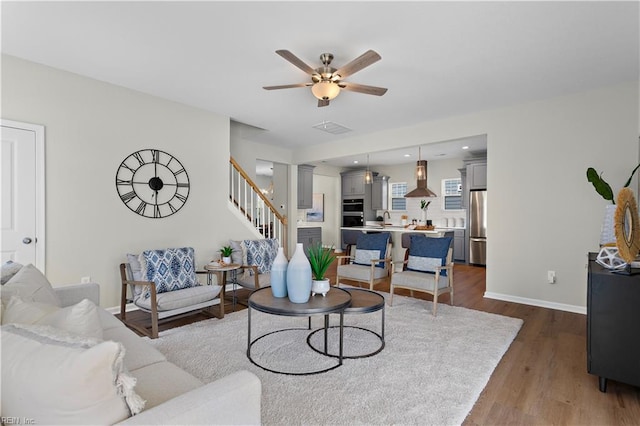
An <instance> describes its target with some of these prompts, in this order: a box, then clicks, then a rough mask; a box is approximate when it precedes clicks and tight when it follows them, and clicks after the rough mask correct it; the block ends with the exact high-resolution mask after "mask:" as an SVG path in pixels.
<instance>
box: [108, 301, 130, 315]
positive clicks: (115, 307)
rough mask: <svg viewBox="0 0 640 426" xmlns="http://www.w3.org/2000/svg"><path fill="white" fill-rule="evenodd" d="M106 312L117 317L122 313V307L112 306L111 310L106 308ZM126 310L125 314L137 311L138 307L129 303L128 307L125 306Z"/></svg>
mask: <svg viewBox="0 0 640 426" xmlns="http://www.w3.org/2000/svg"><path fill="white" fill-rule="evenodd" d="M104 310H105V311H107V312H109V313H110V314H112V315H116V314H119V313H120V306H112V307H110V308H105V309H104ZM124 310H125V312H131V311H137V310H138V307H137V306H136V305H134V304H133V303H127V306H125V308H124Z"/></svg>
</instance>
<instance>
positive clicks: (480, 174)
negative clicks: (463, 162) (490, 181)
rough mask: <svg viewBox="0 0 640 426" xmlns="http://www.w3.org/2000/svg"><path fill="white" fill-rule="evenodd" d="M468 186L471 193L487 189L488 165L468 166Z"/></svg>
mask: <svg viewBox="0 0 640 426" xmlns="http://www.w3.org/2000/svg"><path fill="white" fill-rule="evenodd" d="M467 186H468V187H469V190H470V191H474V190H476V189H487V163H472V164H469V165H467Z"/></svg>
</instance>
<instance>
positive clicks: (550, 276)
mask: <svg viewBox="0 0 640 426" xmlns="http://www.w3.org/2000/svg"><path fill="white" fill-rule="evenodd" d="M547 281H549V284H555V283H556V271H547Z"/></svg>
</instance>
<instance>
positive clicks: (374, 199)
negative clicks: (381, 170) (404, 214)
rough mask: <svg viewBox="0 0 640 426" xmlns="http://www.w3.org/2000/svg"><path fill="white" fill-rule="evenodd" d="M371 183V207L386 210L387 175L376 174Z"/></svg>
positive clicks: (387, 204)
mask: <svg viewBox="0 0 640 426" xmlns="http://www.w3.org/2000/svg"><path fill="white" fill-rule="evenodd" d="M371 185H372V186H371V208H372V209H374V210H387V209H388V208H389V201H388V200H389V176H376V177H375V178H374V179H373V183H372V184H371Z"/></svg>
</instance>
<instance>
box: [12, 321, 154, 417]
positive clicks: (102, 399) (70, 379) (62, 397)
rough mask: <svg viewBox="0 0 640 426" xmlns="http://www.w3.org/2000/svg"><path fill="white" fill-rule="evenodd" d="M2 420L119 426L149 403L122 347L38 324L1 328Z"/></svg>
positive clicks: (119, 344) (114, 343)
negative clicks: (126, 365)
mask: <svg viewBox="0 0 640 426" xmlns="http://www.w3.org/2000/svg"><path fill="white" fill-rule="evenodd" d="M1 334H2V336H1V339H2V389H4V390H6V391H5V392H3V393H2V408H1V409H2V416H3V417H10V418H29V419H33V421H34V422H35V423H34V424H114V423H117V422H120V421H122V420H124V419H126V418H128V417H129V416H130V415H131V414H137V413H138V412H140V411H141V410H142V408H143V407H144V401H143V400H142V399H141V398H140V396H138V395H137V394H136V393H135V392H134V390H133V387H134V385H135V382H136V379H135V378H134V377H132V376H130V375H129V374H127V373H125V372H124V371H123V369H124V367H123V357H124V347H123V346H122V344H121V343H118V342H113V341H107V342H98V341H97V340H95V339H84V338H81V337H77V336H73V335H71V334H69V333H66V332H64V331H62V330H59V329H56V328H53V327H49V326H38V325H17V324H7V325H3V326H2V333H1Z"/></svg>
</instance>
